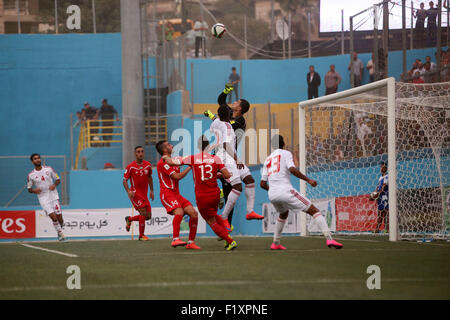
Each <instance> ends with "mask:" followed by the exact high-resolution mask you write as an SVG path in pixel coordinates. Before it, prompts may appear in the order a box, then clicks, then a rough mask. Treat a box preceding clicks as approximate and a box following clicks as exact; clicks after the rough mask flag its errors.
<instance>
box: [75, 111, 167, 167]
mask: <svg viewBox="0 0 450 320" xmlns="http://www.w3.org/2000/svg"><path fill="white" fill-rule="evenodd" d="M144 120H145V143H146V144H155V143H156V142H158V141H159V140H165V139H167V119H166V118H162V117H160V118H156V117H149V118H145V119H144ZM104 122H106V123H107V124H108V125H104V126H103V125H102V123H104ZM112 122H114V120H86V121H84V122H82V123H81V124H80V135H79V137H78V145H77V153H76V156H75V166H74V169H79V160H80V154H81V151H82V150H84V149H87V148H102V147H109V146H110V145H111V144H120V143H122V141H123V138H122V137H123V135H122V134H123V126H122V125H109V123H112ZM105 129H106V130H109V131H104V130H105ZM108 137H111V139H108ZM112 137H114V139H112ZM105 138H106V139H105Z"/></svg>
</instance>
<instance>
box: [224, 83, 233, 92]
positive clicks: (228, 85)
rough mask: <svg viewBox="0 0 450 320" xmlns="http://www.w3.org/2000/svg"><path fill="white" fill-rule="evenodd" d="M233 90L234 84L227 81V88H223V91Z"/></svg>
mask: <svg viewBox="0 0 450 320" xmlns="http://www.w3.org/2000/svg"><path fill="white" fill-rule="evenodd" d="M231 91H233V85H232V84H229V83H227V84H226V85H225V89H223V93H225V94H229V93H230V92H231Z"/></svg>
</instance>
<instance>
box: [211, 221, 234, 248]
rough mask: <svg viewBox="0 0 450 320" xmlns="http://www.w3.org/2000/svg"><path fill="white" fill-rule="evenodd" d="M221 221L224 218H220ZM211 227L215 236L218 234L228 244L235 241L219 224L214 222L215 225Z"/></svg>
mask: <svg viewBox="0 0 450 320" xmlns="http://www.w3.org/2000/svg"><path fill="white" fill-rule="evenodd" d="M219 218H220V217H219ZM220 219H222V218H220ZM210 227H211V229H213V231H214V232H215V234H217V235H218V236H219V237H221V238H222V239H224V240H225V241H226V242H228V243H232V242H233V239H231V238H230V236H229V235H228V232H227V230H226V229H225V228H224V227H222V226H221V225H219V224H218V223H217V222H214V223H213V224H211V225H210Z"/></svg>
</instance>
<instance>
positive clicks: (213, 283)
mask: <svg viewBox="0 0 450 320" xmlns="http://www.w3.org/2000/svg"><path fill="white" fill-rule="evenodd" d="M449 281H450V278H436V279H423V278H403V279H402V278H387V279H381V282H382V283H395V282H449ZM350 283H362V284H364V285H365V284H366V279H318V280H267V281H258V280H256V281H251V280H250V281H249V280H229V281H181V282H146V283H132V284H121V283H113V284H98V285H96V284H92V285H89V284H88V285H82V286H81V288H82V289H123V288H168V287H201V286H249V285H271V284H272V285H305V284H317V285H319V284H350ZM33 290H46V291H52V290H67V288H66V287H63V286H36V287H10V288H0V292H18V291H33Z"/></svg>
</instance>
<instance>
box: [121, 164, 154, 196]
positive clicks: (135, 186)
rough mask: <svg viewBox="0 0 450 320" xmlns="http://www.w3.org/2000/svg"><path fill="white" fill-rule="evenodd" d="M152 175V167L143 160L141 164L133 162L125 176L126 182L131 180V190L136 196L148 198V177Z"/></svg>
mask: <svg viewBox="0 0 450 320" xmlns="http://www.w3.org/2000/svg"><path fill="white" fill-rule="evenodd" d="M151 175H152V165H151V164H150V162H148V161H145V160H143V161H142V163H141V164H139V163H137V162H136V161H133V162H131V163H130V164H129V165H128V166H127V168H126V170H125V173H124V175H123V178H124V180H130V184H131V188H130V190H132V191H136V194H138V195H140V196H143V197H145V198H147V192H148V177H149V176H151Z"/></svg>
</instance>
